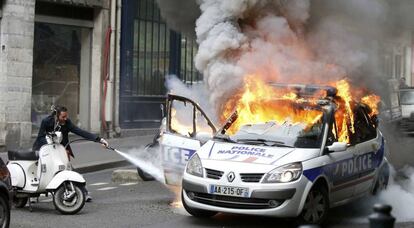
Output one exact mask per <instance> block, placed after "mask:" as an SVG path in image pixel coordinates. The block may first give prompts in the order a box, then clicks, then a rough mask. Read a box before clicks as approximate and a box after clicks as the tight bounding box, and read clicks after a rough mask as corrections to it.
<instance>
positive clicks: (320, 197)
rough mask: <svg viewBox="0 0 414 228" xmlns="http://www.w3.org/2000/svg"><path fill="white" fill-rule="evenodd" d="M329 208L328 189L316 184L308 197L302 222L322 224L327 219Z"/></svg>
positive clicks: (301, 216) (301, 218) (301, 217)
mask: <svg viewBox="0 0 414 228" xmlns="http://www.w3.org/2000/svg"><path fill="white" fill-rule="evenodd" d="M328 210H329V197H328V191H327V190H326V188H324V187H323V186H314V187H313V188H312V189H311V190H310V191H309V194H308V196H307V197H306V201H305V205H304V206H303V210H302V213H301V214H300V220H301V223H304V224H321V223H323V222H324V221H325V219H326V217H327V214H328Z"/></svg>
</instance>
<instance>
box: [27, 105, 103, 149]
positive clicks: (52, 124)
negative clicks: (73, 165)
mask: <svg viewBox="0 0 414 228" xmlns="http://www.w3.org/2000/svg"><path fill="white" fill-rule="evenodd" d="M54 131H60V132H62V142H61V144H62V145H63V146H66V145H67V144H68V142H69V132H72V133H74V134H76V135H79V136H81V137H83V138H85V139H88V140H90V141H94V142H99V143H102V144H103V145H105V146H108V142H107V141H106V140H105V139H103V138H100V137H99V136H97V135H94V134H92V133H89V132H87V131H84V130H82V129H80V128H78V127H77V126H76V125H74V124H73V123H72V121H71V120H70V119H69V118H68V110H67V108H66V107H63V106H56V107H55V108H54V110H53V112H52V114H51V115H49V116H47V117H46V118H44V119H43V120H42V123H41V125H40V129H39V133H38V135H37V138H36V141H35V142H34V144H33V150H35V151H36V150H40V148H41V147H42V146H43V145H45V144H47V142H46V133H47V132H54ZM66 151H67V152H68V156H71V157H74V155H73V152H72V148H71V147H70V145H68V146H67V147H66Z"/></svg>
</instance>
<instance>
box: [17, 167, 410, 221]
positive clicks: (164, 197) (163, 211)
mask: <svg viewBox="0 0 414 228" xmlns="http://www.w3.org/2000/svg"><path fill="white" fill-rule="evenodd" d="M129 168H131V167H129ZM112 171H113V169H108V170H103V171H99V172H94V173H88V174H85V175H84V176H85V178H86V179H87V181H88V189H89V191H90V192H91V194H92V196H93V202H92V203H87V204H86V205H85V207H84V208H83V210H82V211H81V212H80V213H79V214H77V215H61V214H59V213H58V212H57V211H56V210H55V209H54V207H53V203H52V202H51V200H50V198H49V199H48V198H44V197H42V198H40V199H39V203H35V204H34V205H33V212H30V211H29V209H28V207H26V208H23V209H13V210H12V213H11V216H12V219H11V226H10V227H275V225H277V227H295V223H294V220H282V219H273V218H262V217H252V216H241V215H228V214H219V215H217V216H215V217H214V218H212V219H206V220H201V219H196V218H193V217H191V216H189V215H188V214H187V213H186V212H185V211H184V209H183V208H173V207H171V206H170V203H171V202H173V201H174V198H175V195H174V193H172V192H171V191H170V190H169V189H168V188H166V187H165V186H163V185H162V184H160V183H158V182H155V181H150V182H136V183H128V184H120V183H113V182H111V175H112ZM375 202H376V199H375V198H367V199H363V200H359V201H358V202H354V203H351V204H350V205H347V206H343V207H338V208H334V209H333V210H332V211H331V213H330V215H329V221H328V225H329V226H331V227H350V226H352V227H368V220H367V216H368V215H369V214H370V213H371V209H370V208H371V206H372V205H373V203H375ZM413 226H414V223H406V224H398V226H396V227H413Z"/></svg>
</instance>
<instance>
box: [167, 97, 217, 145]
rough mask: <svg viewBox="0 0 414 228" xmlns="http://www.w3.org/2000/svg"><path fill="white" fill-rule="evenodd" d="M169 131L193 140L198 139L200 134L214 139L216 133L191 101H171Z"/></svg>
mask: <svg viewBox="0 0 414 228" xmlns="http://www.w3.org/2000/svg"><path fill="white" fill-rule="evenodd" d="M169 130H170V131H171V132H172V133H176V134H180V135H182V136H185V137H191V138H194V137H197V135H199V134H200V133H202V134H204V135H209V136H210V137H212V136H213V134H214V133H215V131H216V129H215V128H214V127H213V126H212V125H211V122H209V120H208V119H207V117H206V116H205V114H204V113H203V112H202V111H201V110H200V109H199V108H198V107H196V106H195V105H194V104H193V103H192V102H190V101H183V100H172V101H171V107H170V127H169Z"/></svg>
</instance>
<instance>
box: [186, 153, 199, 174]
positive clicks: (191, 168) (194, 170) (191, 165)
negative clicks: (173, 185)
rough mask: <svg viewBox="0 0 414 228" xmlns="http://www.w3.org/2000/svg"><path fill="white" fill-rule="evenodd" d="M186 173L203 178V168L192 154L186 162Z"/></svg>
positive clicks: (195, 155)
mask: <svg viewBox="0 0 414 228" xmlns="http://www.w3.org/2000/svg"><path fill="white" fill-rule="evenodd" d="M186 172H187V173H188V174H191V175H194V176H198V177H203V166H202V165H201V160H200V157H199V156H198V155H197V154H194V155H193V156H192V157H191V158H190V160H189V161H188V163H187V168H186Z"/></svg>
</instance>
